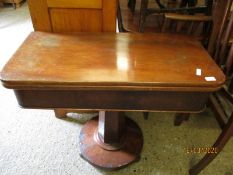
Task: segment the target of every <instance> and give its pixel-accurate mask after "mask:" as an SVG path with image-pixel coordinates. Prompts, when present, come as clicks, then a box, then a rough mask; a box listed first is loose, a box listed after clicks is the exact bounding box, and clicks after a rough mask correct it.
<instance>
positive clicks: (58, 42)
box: [1, 32, 225, 169]
mask: <svg viewBox="0 0 233 175" xmlns="http://www.w3.org/2000/svg"><path fill="white" fill-rule="evenodd" d="M171 38H172V39H173V40H171ZM151 50H153V51H154V52H150V51H151ZM193 53H195V54H193ZM197 69H201V72H202V73H201V75H198V74H199V73H198V74H197ZM208 77H209V78H211V79H212V81H207V80H208V79H206V78H208ZM1 81H2V83H3V85H4V86H5V87H7V88H11V89H14V91H15V95H16V97H17V100H18V103H19V105H21V106H22V107H25V108H53V109H54V108H55V109H57V108H60V109H61V108H67V109H68V108H69V109H70V108H72V109H83V110H89V109H91V110H98V111H102V112H100V114H99V116H100V117H99V122H98V121H97V120H91V121H89V122H88V123H87V124H86V125H85V126H84V128H83V129H82V131H81V134H80V146H81V154H82V156H83V157H84V158H85V159H86V160H87V161H88V162H90V163H91V164H94V165H96V166H99V167H101V168H110V169H116V168H121V167H124V166H126V165H128V164H129V163H132V162H134V161H136V160H138V158H139V154H140V152H141V149H142V143H143V139H142V133H141V131H140V129H139V127H138V126H137V125H136V124H135V123H134V122H132V121H131V120H129V119H125V118H124V115H123V113H122V111H130V110H139V111H178V112H181V113H188V112H200V111H202V110H203V109H204V108H205V104H206V102H207V99H208V96H209V94H210V93H211V92H213V91H216V90H218V89H219V88H221V86H222V84H223V83H224V82H225V76H224V74H223V73H222V72H221V70H220V69H219V68H218V66H217V65H216V64H215V63H214V61H213V60H212V58H211V57H210V56H209V55H208V54H207V53H206V51H205V50H204V48H203V47H202V46H201V45H200V43H199V42H198V41H196V40H195V39H193V38H191V37H186V36H180V35H171V34H154V35H152V34H149V35H146V34H130V33H121V34H113V33H79V34H76V35H67V34H51V33H44V32H33V33H31V34H30V36H29V37H28V38H27V39H26V40H25V42H24V44H23V45H22V46H21V47H20V48H19V50H18V51H17V52H16V53H15V54H14V56H13V58H12V59H11V60H10V61H9V62H8V63H7V65H6V66H5V67H4V69H3V70H2V72H1ZM105 111H106V112H105ZM117 111H119V112H117ZM58 115H59V114H58ZM98 123H99V124H98ZM125 123H126V125H125ZM103 126H104V129H103ZM98 127H99V128H98ZM125 128H126V129H125ZM124 131H125V132H124ZM96 133H97V134H96ZM96 135H98V137H96ZM124 136H125V140H124ZM122 140H123V141H122ZM122 143H124V144H122ZM110 150H111V151H110ZM112 150H114V151H112ZM99 155H101V156H99ZM100 157H101V158H100ZM102 157H103V158H102Z"/></svg>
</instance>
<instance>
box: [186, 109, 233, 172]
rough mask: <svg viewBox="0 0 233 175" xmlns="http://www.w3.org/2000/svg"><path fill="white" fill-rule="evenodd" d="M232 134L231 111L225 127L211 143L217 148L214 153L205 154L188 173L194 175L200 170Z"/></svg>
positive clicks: (220, 149) (232, 115) (219, 150)
mask: <svg viewBox="0 0 233 175" xmlns="http://www.w3.org/2000/svg"><path fill="white" fill-rule="evenodd" d="M232 135H233V113H232V114H231V117H230V119H229V120H228V122H227V124H226V126H225V128H224V129H223V131H222V132H221V134H220V136H219V137H218V139H217V140H216V142H215V143H214V145H213V148H217V150H218V151H217V153H216V154H210V153H209V154H208V153H207V154H206V155H205V156H204V157H203V158H202V159H201V160H200V161H199V162H198V163H197V164H196V165H195V166H193V167H192V168H191V169H190V170H189V174H190V175H196V174H198V173H199V172H200V171H202V170H203V169H204V168H205V167H206V166H207V165H208V164H209V163H210V162H211V161H212V160H214V158H215V157H216V156H217V155H218V154H219V153H220V152H221V151H222V149H223V148H224V146H225V145H226V143H227V142H228V140H229V139H230V138H231V136H232Z"/></svg>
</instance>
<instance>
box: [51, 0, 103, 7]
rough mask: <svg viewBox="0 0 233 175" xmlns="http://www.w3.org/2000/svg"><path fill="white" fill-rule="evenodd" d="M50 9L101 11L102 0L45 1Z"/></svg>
mask: <svg viewBox="0 0 233 175" xmlns="http://www.w3.org/2000/svg"><path fill="white" fill-rule="evenodd" d="M47 5H48V7H52V8H94V9H102V0H85V1H83V0H75V1H74V0H59V1H58V0H47Z"/></svg>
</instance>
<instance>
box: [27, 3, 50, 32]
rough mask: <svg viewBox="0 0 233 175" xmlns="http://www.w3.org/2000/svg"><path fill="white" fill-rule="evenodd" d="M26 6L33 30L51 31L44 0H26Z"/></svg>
mask: <svg viewBox="0 0 233 175" xmlns="http://www.w3.org/2000/svg"><path fill="white" fill-rule="evenodd" d="M28 7H29V11H30V15H31V19H32V24H33V27H34V30H35V31H43V32H51V31H52V27H51V23H50V17H49V11H48V7H47V3H46V0H39V1H38V0H28Z"/></svg>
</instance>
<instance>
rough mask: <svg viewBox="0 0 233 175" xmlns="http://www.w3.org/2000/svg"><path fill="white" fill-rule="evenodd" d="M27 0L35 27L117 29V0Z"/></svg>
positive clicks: (53, 28) (51, 28) (76, 29)
mask: <svg viewBox="0 0 233 175" xmlns="http://www.w3.org/2000/svg"><path fill="white" fill-rule="evenodd" d="M28 3H29V9H30V14H31V17H32V22H33V26H34V29H35V30H36V31H46V32H59V33H64V32H65V33H74V32H115V31H116V9H117V8H116V0H85V1H84V0H40V1H38V0H29V1H28Z"/></svg>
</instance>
